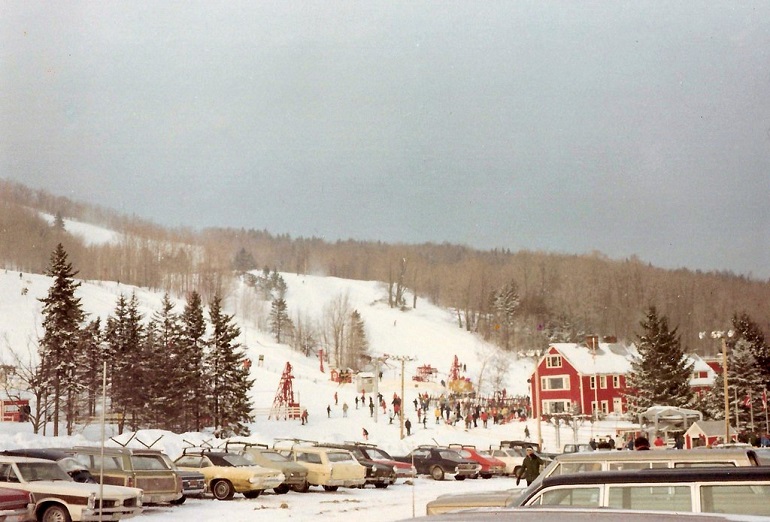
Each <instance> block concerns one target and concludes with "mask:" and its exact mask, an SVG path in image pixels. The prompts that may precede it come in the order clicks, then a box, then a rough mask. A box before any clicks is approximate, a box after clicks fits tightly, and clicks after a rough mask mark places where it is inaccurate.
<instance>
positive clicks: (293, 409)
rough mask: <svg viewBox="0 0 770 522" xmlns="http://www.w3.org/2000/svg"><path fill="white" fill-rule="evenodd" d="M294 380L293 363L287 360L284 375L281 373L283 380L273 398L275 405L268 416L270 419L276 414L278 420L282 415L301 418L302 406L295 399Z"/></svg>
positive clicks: (288, 417) (285, 417)
mask: <svg viewBox="0 0 770 522" xmlns="http://www.w3.org/2000/svg"><path fill="white" fill-rule="evenodd" d="M293 380H294V375H292V373H291V363H288V362H287V363H286V368H285V369H284V370H283V375H281V382H279V383H278V391H277V392H276V394H275V399H274V400H273V407H272V408H270V415H269V416H268V417H267V418H268V420H270V419H272V418H273V417H274V416H275V419H276V420H279V419H280V418H281V417H283V420H286V419H299V416H300V408H299V402H295V401H294V387H293V386H292V381H293Z"/></svg>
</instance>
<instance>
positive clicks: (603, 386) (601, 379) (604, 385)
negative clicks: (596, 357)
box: [599, 375, 607, 390]
mask: <svg viewBox="0 0 770 522" xmlns="http://www.w3.org/2000/svg"><path fill="white" fill-rule="evenodd" d="M599 387H600V388H601V389H602V390H606V389H607V376H606V375H600V376H599Z"/></svg>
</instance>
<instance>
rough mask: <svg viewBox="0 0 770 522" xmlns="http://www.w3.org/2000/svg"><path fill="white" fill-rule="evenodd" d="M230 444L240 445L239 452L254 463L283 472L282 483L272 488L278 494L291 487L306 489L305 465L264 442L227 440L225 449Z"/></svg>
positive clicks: (286, 491) (285, 491) (299, 489)
mask: <svg viewBox="0 0 770 522" xmlns="http://www.w3.org/2000/svg"><path fill="white" fill-rule="evenodd" d="M231 446H234V447H235V448H238V447H240V448H241V449H240V452H241V454H242V455H244V456H245V457H246V458H247V459H249V460H250V461H252V462H253V463H254V464H257V465H259V466H262V467H264V468H271V469H276V470H278V471H280V472H281V473H283V476H284V477H285V478H284V481H283V483H282V484H281V485H280V486H276V487H274V488H273V491H275V492H276V493H277V494H278V495H283V494H285V493H288V492H289V490H290V489H292V488H295V489H297V490H298V491H302V490H305V491H307V489H306V487H305V486H306V485H307V469H306V468H305V466H302V465H301V464H297V463H296V462H293V461H292V460H290V459H289V458H288V457H285V456H283V455H281V454H280V453H278V452H277V451H275V450H273V449H270V448H268V446H267V445H265V444H253V443H249V442H232V443H231V442H228V443H227V444H226V445H225V450H227V451H229V448H230V447H231Z"/></svg>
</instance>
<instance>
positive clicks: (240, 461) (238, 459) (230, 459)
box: [222, 455, 254, 466]
mask: <svg viewBox="0 0 770 522" xmlns="http://www.w3.org/2000/svg"><path fill="white" fill-rule="evenodd" d="M222 460H224V461H225V462H227V463H228V464H230V465H231V466H253V465H254V463H253V462H250V461H249V459H247V458H246V457H244V456H243V455H226V456H224V457H222Z"/></svg>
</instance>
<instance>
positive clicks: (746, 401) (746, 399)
mask: <svg viewBox="0 0 770 522" xmlns="http://www.w3.org/2000/svg"><path fill="white" fill-rule="evenodd" d="M743 405H744V406H745V407H747V408H748V407H749V406H751V396H749V395H746V396H745V397H744V398H743Z"/></svg>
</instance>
